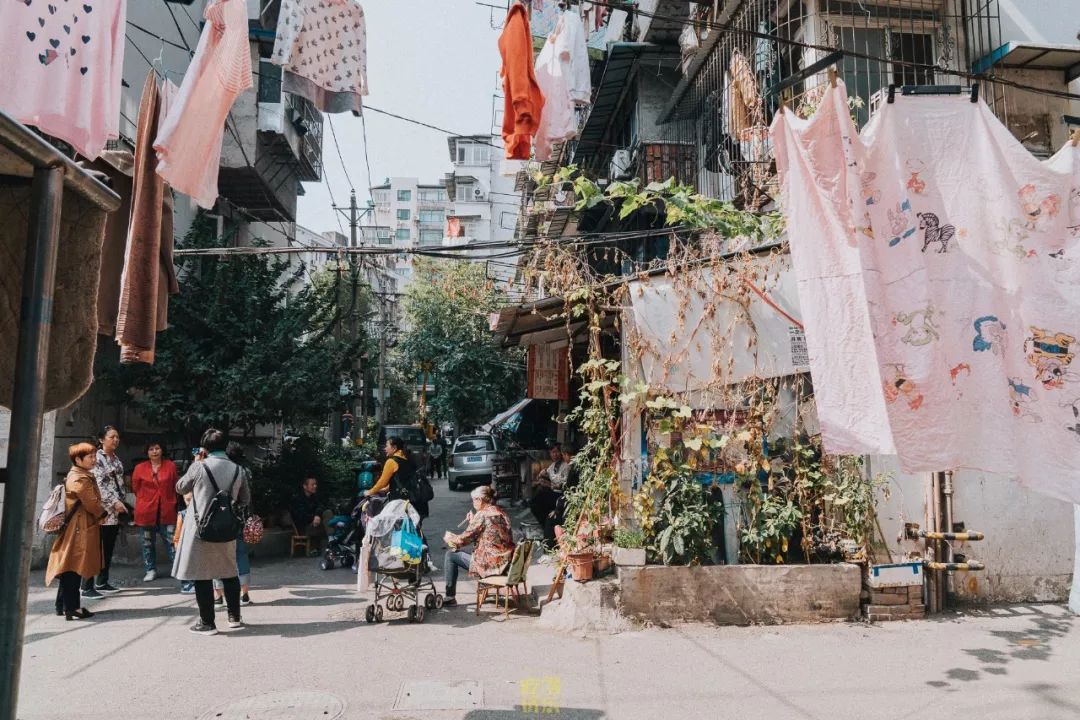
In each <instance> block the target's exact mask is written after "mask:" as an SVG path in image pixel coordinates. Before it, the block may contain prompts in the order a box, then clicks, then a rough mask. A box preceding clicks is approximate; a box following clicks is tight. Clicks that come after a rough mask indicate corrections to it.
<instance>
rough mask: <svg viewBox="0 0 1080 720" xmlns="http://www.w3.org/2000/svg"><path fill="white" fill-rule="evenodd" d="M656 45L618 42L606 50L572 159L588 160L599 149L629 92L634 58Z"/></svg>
mask: <svg viewBox="0 0 1080 720" xmlns="http://www.w3.org/2000/svg"><path fill="white" fill-rule="evenodd" d="M656 48H657V46H656V45H653V44H651V43H634V42H618V43H613V44H612V45H611V47H610V48H609V49H608V55H607V61H606V62H605V64H604V72H603V75H602V76H601V78H600V83H599V84H598V85H597V86H596V88H595V89H594V90H593V104H592V109H591V110H590V111H589V117H588V119H587V120H586V121H585V126H584V127H583V128H582V129H581V137H580V139H579V140H578V145H577V149H576V150H575V151H574V156H575V158H578V157H589V156H591V155H593V154H595V153H596V152H597V151H598V150H599V149H600V147H601V143H602V142H603V140H604V135H606V134H607V129H608V126H609V125H610V124H611V120H612V118H613V117H614V115H615V111H616V110H618V109H619V106H620V105H621V103H622V97H623V95H625V94H626V93H627V92H628V90H629V84H628V83H627V80H628V79H629V77H630V75H631V73H632V72H633V70H634V66H635V65H637V61H638V58H639V57H641V55H642V54H643V53H644V52H645V51H646V50H650V49H656Z"/></svg>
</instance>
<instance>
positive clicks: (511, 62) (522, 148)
mask: <svg viewBox="0 0 1080 720" xmlns="http://www.w3.org/2000/svg"><path fill="white" fill-rule="evenodd" d="M499 54H500V55H501V56H502V63H503V65H502V78H503V96H504V97H505V98H506V100H505V105H504V109H503V126H502V137H503V143H504V144H505V145H506V157H507V158H508V159H510V160H528V159H529V155H530V151H531V150H532V139H533V135H535V134H536V131H537V130H538V129H539V127H540V121H541V114H542V113H543V109H544V96H543V94H542V93H541V92H540V87H539V86H538V85H537V83H536V74H535V73H534V71H533V50H532V35H531V33H530V30H529V17H528V14H527V13H526V11H525V6H524V5H523V4H521V2H520V1H517V2H515V3H514V4H513V5H512V6H511V7H510V11H509V12H508V13H507V15H506V23H505V24H504V25H503V31H502V35H500V36H499Z"/></svg>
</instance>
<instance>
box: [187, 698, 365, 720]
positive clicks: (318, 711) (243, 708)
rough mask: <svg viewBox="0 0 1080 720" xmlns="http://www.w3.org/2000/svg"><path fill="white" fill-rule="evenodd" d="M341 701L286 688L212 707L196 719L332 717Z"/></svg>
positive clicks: (341, 708)
mask: <svg viewBox="0 0 1080 720" xmlns="http://www.w3.org/2000/svg"><path fill="white" fill-rule="evenodd" d="M343 712H345V701H344V700H342V699H341V698H338V697H334V696H333V695H328V694H326V693H315V692H303V691H290V692H272V693H263V694H262V695H252V696H251V697H247V698H243V699H241V700H234V701H233V702H230V703H228V704H226V705H222V706H221V707H217V708H214V709H213V710H210V711H209V712H206V713H204V714H203V715H201V716H200V717H199V720H334V718H337V717H341V714H342V713H343Z"/></svg>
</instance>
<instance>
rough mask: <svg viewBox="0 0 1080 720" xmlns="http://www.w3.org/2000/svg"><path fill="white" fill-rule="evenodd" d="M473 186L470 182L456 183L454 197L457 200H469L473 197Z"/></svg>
mask: <svg viewBox="0 0 1080 720" xmlns="http://www.w3.org/2000/svg"><path fill="white" fill-rule="evenodd" d="M475 187H476V186H475V185H473V184H472V183H458V185H457V189H456V191H455V192H454V197H455V198H456V199H457V201H458V202H470V201H472V199H473V188H475Z"/></svg>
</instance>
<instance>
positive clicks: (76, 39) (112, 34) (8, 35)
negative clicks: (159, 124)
mask: <svg viewBox="0 0 1080 720" xmlns="http://www.w3.org/2000/svg"><path fill="white" fill-rule="evenodd" d="M126 17H127V2H126V0H93V2H91V0H78V2H62V1H61V0H51V1H50V0H19V1H18V2H16V1H15V0H7V1H6V2H3V3H0V67H2V68H3V69H4V71H3V72H2V73H0V110H3V111H4V112H6V113H8V114H9V115H11V116H12V117H13V118H15V119H16V120H18V121H19V122H22V123H26V124H28V125H33V126H35V127H37V128H38V129H39V130H41V131H42V132H44V133H47V134H49V135H53V136H55V137H58V138H60V139H61V140H64V141H66V142H69V143H71V145H72V147H74V148H75V149H76V150H77V151H78V152H79V154H80V155H83V156H84V157H87V158H89V159H91V160H93V159H95V158H97V157H98V156H99V155H100V154H101V151H102V150H104V149H105V143H106V142H107V141H109V140H113V139H116V138H117V137H119V132H120V81H121V70H122V69H123V65H124V28H125V20H126Z"/></svg>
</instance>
